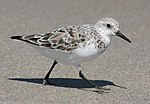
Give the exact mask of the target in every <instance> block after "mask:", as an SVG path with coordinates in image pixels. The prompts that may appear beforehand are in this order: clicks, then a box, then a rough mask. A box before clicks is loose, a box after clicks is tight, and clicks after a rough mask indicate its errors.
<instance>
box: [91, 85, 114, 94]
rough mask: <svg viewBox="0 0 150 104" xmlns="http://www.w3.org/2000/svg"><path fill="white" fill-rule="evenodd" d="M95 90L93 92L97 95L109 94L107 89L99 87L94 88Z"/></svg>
mask: <svg viewBox="0 0 150 104" xmlns="http://www.w3.org/2000/svg"><path fill="white" fill-rule="evenodd" d="M95 89H96V90H94V92H97V93H99V94H103V93H109V92H108V91H109V90H111V89H109V88H104V87H101V86H96V87H95Z"/></svg>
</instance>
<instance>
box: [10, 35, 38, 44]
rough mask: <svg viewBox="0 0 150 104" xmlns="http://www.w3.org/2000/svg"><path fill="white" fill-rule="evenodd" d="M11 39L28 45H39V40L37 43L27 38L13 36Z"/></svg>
mask: <svg viewBox="0 0 150 104" xmlns="http://www.w3.org/2000/svg"><path fill="white" fill-rule="evenodd" d="M10 38H11V39H15V40H20V41H24V42H26V43H30V44H34V45H38V44H37V42H36V41H37V39H36V41H34V40H33V39H32V38H31V39H27V38H26V37H25V36H11V37H10Z"/></svg>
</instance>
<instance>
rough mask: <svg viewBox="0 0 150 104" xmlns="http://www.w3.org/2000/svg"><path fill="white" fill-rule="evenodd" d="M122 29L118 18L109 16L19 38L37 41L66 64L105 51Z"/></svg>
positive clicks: (44, 52) (31, 41)
mask: <svg viewBox="0 0 150 104" xmlns="http://www.w3.org/2000/svg"><path fill="white" fill-rule="evenodd" d="M107 25H108V26H107ZM109 25H110V26H109ZM118 28H119V24H118V22H117V21H116V20H115V19H113V18H108V17H106V18H102V19H101V20H99V21H98V22H97V23H96V24H85V25H73V26H66V27H61V28H58V29H54V30H53V31H51V32H48V33H45V34H41V35H40V34H34V35H29V36H19V39H18V40H22V41H25V42H27V43H31V44H33V45H34V46H35V47H36V48H38V49H37V50H38V51H39V52H40V53H41V54H42V55H44V56H46V57H49V58H52V59H56V60H57V61H61V62H62V63H68V64H80V63H82V62H85V61H89V60H91V59H94V58H96V57H97V56H98V55H100V54H101V53H102V52H104V51H105V50H106V48H107V47H108V45H109V43H110V38H111V36H113V35H115V32H117V31H118V30H119V29H118ZM42 51H43V52H42ZM55 53H57V54H55Z"/></svg>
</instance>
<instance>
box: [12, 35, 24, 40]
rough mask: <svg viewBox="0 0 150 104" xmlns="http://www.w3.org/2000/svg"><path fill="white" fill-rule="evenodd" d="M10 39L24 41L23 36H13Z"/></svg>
mask: <svg viewBox="0 0 150 104" xmlns="http://www.w3.org/2000/svg"><path fill="white" fill-rule="evenodd" d="M10 38H11V39H16V40H22V41H23V39H22V36H11V37H10Z"/></svg>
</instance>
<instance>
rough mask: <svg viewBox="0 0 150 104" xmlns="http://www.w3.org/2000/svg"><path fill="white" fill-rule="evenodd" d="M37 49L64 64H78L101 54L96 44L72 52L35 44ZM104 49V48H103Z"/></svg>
mask: <svg viewBox="0 0 150 104" xmlns="http://www.w3.org/2000/svg"><path fill="white" fill-rule="evenodd" d="M35 48H36V49H37V51H38V52H39V53H40V54H41V55H43V56H45V57H47V58H50V59H53V60H57V61H58V62H61V63H64V64H72V65H78V64H81V63H83V62H86V61H90V60H93V59H95V58H96V57H98V56H99V55H100V52H98V50H97V49H96V48H95V45H94V44H92V45H87V46H86V47H82V48H77V49H75V50H73V51H72V52H71V53H65V52H58V51H56V50H53V49H48V48H42V47H39V46H35ZM102 51H103V50H102Z"/></svg>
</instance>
